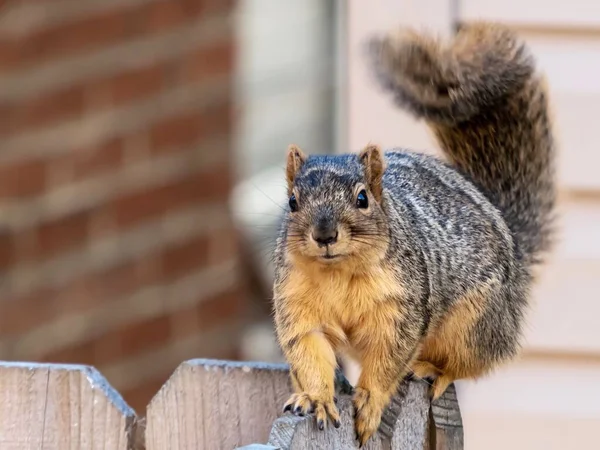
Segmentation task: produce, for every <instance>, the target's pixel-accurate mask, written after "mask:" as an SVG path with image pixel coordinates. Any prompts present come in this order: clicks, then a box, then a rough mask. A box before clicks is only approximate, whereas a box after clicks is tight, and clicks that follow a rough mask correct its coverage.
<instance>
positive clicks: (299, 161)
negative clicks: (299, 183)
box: [285, 144, 306, 194]
mask: <svg viewBox="0 0 600 450" xmlns="http://www.w3.org/2000/svg"><path fill="white" fill-rule="evenodd" d="M304 161H306V155H305V154H304V152H303V151H302V150H300V148H299V147H297V146H296V145H293V144H292V145H290V146H289V147H288V153H287V164H286V168H285V173H286V177H287V183H288V193H289V194H291V193H292V188H293V187H294V179H295V178H296V174H297V173H298V171H299V170H300V168H301V167H302V165H303V164H304Z"/></svg>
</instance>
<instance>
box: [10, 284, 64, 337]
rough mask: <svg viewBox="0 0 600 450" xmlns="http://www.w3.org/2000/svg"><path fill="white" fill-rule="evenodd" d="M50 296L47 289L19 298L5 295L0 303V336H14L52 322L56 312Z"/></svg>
mask: <svg viewBox="0 0 600 450" xmlns="http://www.w3.org/2000/svg"><path fill="white" fill-rule="evenodd" d="M50 295H51V292H50V291H49V290H47V289H43V290H40V291H37V292H33V293H31V294H28V295H24V296H20V297H14V296H13V297H8V296H6V295H5V296H4V297H3V298H2V300H1V301H0V335H1V336H11V335H15V334H17V333H21V332H23V331H26V330H29V329H31V328H33V327H35V326H38V325H40V324H43V323H48V322H49V321H51V320H53V319H54V318H55V317H56V313H57V312H56V310H55V309H54V307H53V306H54V305H53V303H52V299H51V297H50Z"/></svg>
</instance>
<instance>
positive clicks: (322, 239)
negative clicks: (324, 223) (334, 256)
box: [312, 228, 338, 247]
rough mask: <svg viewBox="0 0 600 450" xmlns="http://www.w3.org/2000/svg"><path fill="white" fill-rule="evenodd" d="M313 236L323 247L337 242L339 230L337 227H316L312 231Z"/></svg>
mask: <svg viewBox="0 0 600 450" xmlns="http://www.w3.org/2000/svg"><path fill="white" fill-rule="evenodd" d="M312 238H313V239H314V240H315V242H316V243H317V244H319V247H322V246H325V245H329V244H333V243H335V241H337V238H338V232H337V230H336V229H335V228H315V229H314V230H313V232H312Z"/></svg>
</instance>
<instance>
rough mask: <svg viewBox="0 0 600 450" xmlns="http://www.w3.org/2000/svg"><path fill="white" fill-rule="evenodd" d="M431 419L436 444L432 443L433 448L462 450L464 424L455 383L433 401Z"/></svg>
mask: <svg viewBox="0 0 600 450" xmlns="http://www.w3.org/2000/svg"><path fill="white" fill-rule="evenodd" d="M431 421H432V428H433V429H434V431H435V433H434V436H435V443H434V445H435V446H433V445H432V450H462V448H463V446H464V433H463V424H462V418H461V415H460V408H459V406H458V399H457V397H456V387H455V386H454V383H453V384H451V385H450V386H448V389H446V392H444V394H443V395H442V396H441V397H440V398H438V399H437V400H436V401H434V402H432V403H431Z"/></svg>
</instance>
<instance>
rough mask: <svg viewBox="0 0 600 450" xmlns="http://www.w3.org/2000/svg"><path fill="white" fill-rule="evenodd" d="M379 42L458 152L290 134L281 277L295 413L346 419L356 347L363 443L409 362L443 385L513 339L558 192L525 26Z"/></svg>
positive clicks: (492, 359) (541, 89) (392, 76)
mask: <svg viewBox="0 0 600 450" xmlns="http://www.w3.org/2000/svg"><path fill="white" fill-rule="evenodd" d="M369 44H370V45H368V49H369V56H370V60H369V61H370V66H371V67H372V70H373V72H372V73H373V74H374V75H375V79H376V80H378V81H379V83H380V84H381V86H382V88H383V89H384V91H385V92H389V93H391V94H392V95H393V98H394V100H395V102H396V103H397V104H398V105H399V106H400V107H401V108H403V109H404V110H406V111H408V112H409V113H411V114H412V115H413V116H414V117H416V118H418V119H423V120H425V122H426V123H427V125H428V127H429V128H430V130H431V131H432V132H433V135H434V136H435V137H436V139H437V142H438V143H439V145H440V147H441V149H442V151H443V154H444V156H445V157H446V158H445V159H447V160H443V159H441V158H436V157H434V156H430V155H425V154H419V153H416V152H412V151H406V150H403V149H392V150H390V151H385V152H384V151H383V150H382V149H381V148H380V147H379V146H376V145H367V146H366V148H364V149H363V150H362V151H360V152H359V153H349V154H342V155H310V156H307V155H306V154H305V153H304V152H303V151H302V150H301V149H300V148H299V147H297V146H295V145H291V146H290V147H289V148H288V152H287V163H286V178H287V192H288V195H289V210H287V211H286V213H285V214H284V217H283V219H282V224H281V230H280V234H279V235H278V238H277V241H276V247H275V252H274V261H275V278H274V285H273V309H274V321H275V331H276V336H277V339H278V342H279V345H280V347H281V349H282V352H283V354H284V357H285V359H286V360H287V362H288V363H289V366H290V378H291V383H292V386H293V389H294V393H293V395H292V396H291V398H290V399H289V400H288V401H287V402H286V404H285V405H284V412H285V411H292V412H293V413H295V414H298V415H304V414H314V415H315V418H316V421H317V422H316V423H317V426H318V428H319V429H324V428H325V426H326V424H327V422H328V419H329V420H330V421H331V422H332V423H333V424H334V426H336V427H339V426H340V416H339V412H338V410H337V408H336V405H335V399H334V376H335V371H336V370H337V364H336V357H337V356H338V355H340V354H347V355H349V356H351V357H353V358H355V359H356V360H357V361H358V362H359V363H360V365H361V369H362V370H361V373H360V377H359V379H358V382H357V384H356V386H355V389H354V393H353V398H352V401H353V405H354V410H355V427H356V435H357V439H358V441H359V445H360V446H363V445H364V444H365V443H366V442H367V440H368V439H369V438H370V437H371V436H372V435H373V434H374V433H375V432H376V431H377V429H378V427H379V424H380V421H381V415H382V412H383V410H384V408H385V407H386V406H387V405H388V404H389V401H390V400H391V396H392V395H393V394H394V393H395V392H396V390H397V388H398V385H399V383H400V382H401V381H402V380H403V379H404V378H405V377H408V376H416V377H420V378H426V379H430V380H433V381H432V387H431V397H432V398H433V399H436V398H438V397H439V396H440V395H442V394H443V392H444V391H445V390H446V388H447V387H448V386H449V385H450V384H451V383H452V382H453V381H454V380H457V379H477V378H480V377H482V376H484V375H486V374H488V373H489V372H490V371H492V370H493V369H494V368H496V367H497V366H499V365H500V364H503V363H506V362H508V361H510V360H511V359H513V358H514V357H515V356H516V355H517V354H518V352H519V349H520V345H521V344H520V343H521V337H522V329H523V324H524V318H525V314H526V312H527V309H528V303H529V297H530V288H531V286H532V283H533V282H534V280H535V274H534V270H535V268H536V267H538V266H539V265H540V264H541V263H543V259H544V255H545V254H546V253H547V252H549V251H550V250H552V248H553V241H554V239H553V237H554V234H555V233H554V226H553V224H554V221H555V210H554V207H555V197H556V192H555V191H556V187H555V167H554V166H555V144H554V138H553V134H552V124H551V120H550V117H549V112H548V92H547V88H546V83H545V80H544V76H543V74H541V73H539V71H538V70H537V69H536V64H535V61H534V58H533V56H532V55H531V53H530V51H529V50H528V47H527V45H526V44H525V43H524V42H522V41H521V40H520V38H519V37H518V36H517V35H516V33H515V32H513V31H512V30H510V29H509V28H508V27H506V26H503V25H501V24H497V23H490V22H474V23H472V24H469V25H466V26H463V27H461V28H460V29H459V30H458V31H457V32H456V34H455V35H454V36H453V38H451V39H449V40H448V41H445V40H443V39H440V38H439V37H437V36H434V35H432V34H428V33H425V32H424V33H421V32H417V31H414V30H412V29H400V30H394V31H391V32H389V33H388V34H386V35H384V36H383V37H381V38H373V39H372V40H371V41H370V42H369ZM286 209H287V208H286Z"/></svg>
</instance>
